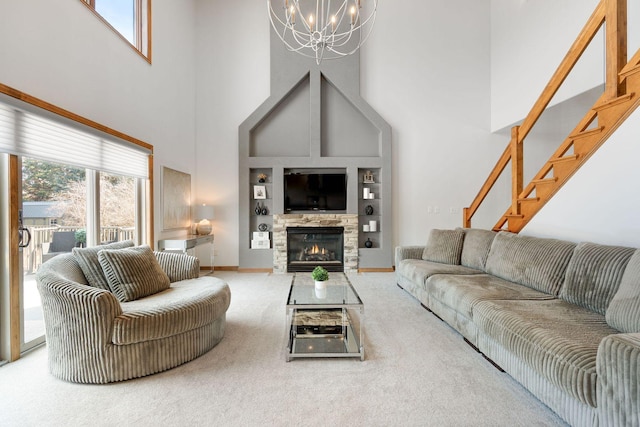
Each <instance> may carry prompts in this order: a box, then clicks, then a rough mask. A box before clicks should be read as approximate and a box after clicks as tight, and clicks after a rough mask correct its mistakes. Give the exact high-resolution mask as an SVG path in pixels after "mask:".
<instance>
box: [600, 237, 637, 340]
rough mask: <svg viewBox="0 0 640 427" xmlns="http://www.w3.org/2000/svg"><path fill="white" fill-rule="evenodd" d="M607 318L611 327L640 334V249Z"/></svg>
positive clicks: (621, 282) (612, 301) (623, 276)
mask: <svg viewBox="0 0 640 427" xmlns="http://www.w3.org/2000/svg"><path fill="white" fill-rule="evenodd" d="M605 318H606V319H607V323H608V324H609V326H611V327H612V328H616V329H617V330H619V331H621V332H625V333H636V332H640V249H637V250H636V251H635V252H634V253H633V255H632V256H631V259H629V262H628V263H627V268H625V270H624V274H623V275H622V280H621V281H620V286H619V287H618V292H616V294H615V295H614V296H613V299H611V303H610V304H609V307H608V308H607V313H606V315H605Z"/></svg>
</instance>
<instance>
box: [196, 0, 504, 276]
mask: <svg viewBox="0 0 640 427" xmlns="http://www.w3.org/2000/svg"><path fill="white" fill-rule="evenodd" d="M197 16H198V21H197V22H198V26H197V34H198V36H197V43H198V48H197V51H198V54H197V58H198V60H197V76H198V78H197V88H198V96H197V129H198V131H197V140H198V146H197V157H198V160H197V163H198V184H197V188H198V195H199V197H200V198H202V199H203V201H207V202H212V203H213V204H214V205H216V219H215V221H214V227H215V235H216V248H217V249H216V250H217V257H216V265H224V266H226V265H237V264H238V255H237V254H238V237H237V236H238V211H237V204H238V202H237V200H238V194H237V193H238V188H237V185H238V183H237V182H238V154H237V153H238V146H237V144H238V125H239V124H240V123H241V122H242V121H243V120H244V119H245V118H247V117H248V116H249V114H251V113H252V112H253V111H254V110H255V109H256V108H257V107H258V106H259V105H260V103H261V102H263V101H264V100H265V99H266V98H267V97H268V95H269V31H270V25H269V20H268V16H267V13H266V7H265V5H264V2H229V1H220V0H198V1H197ZM240 21H242V22H243V25H242V26H237V25H236V24H237V22H240ZM489 30H490V8H489V0H484V1H477V0H464V1H463V0H458V1H457V2H456V5H455V6H454V5H452V4H451V2H449V1H437V0H429V1H424V2H416V1H411V0H396V1H393V2H388V1H384V2H380V3H379V10H378V16H377V20H376V24H375V27H374V30H373V33H372V35H371V38H370V39H369V40H368V41H367V43H366V44H365V46H364V47H363V49H362V57H361V75H362V82H361V92H362V95H363V97H364V98H365V100H367V101H368V102H369V103H370V104H371V105H372V106H373V107H374V108H375V109H376V110H377V111H378V112H379V113H380V114H381V115H382V116H383V117H384V118H385V120H387V121H388V122H389V123H390V124H391V126H392V127H393V169H394V173H393V175H394V183H393V193H394V196H393V217H394V220H393V234H394V242H393V243H394V245H398V244H424V243H425V242H426V239H427V235H428V232H429V230H430V229H431V228H451V227H457V226H460V225H461V224H462V213H461V210H462V207H463V206H467V205H468V204H469V203H470V202H471V200H472V199H473V197H474V196H475V194H476V192H477V191H478V190H479V188H480V185H481V183H482V182H483V180H484V179H485V178H486V176H487V175H488V174H489V171H490V170H491V168H492V167H493V165H494V163H495V161H496V160H497V158H498V155H499V154H500V153H501V151H502V150H503V149H504V144H506V141H505V140H504V138H502V137H496V136H492V135H491V134H490V132H489V124H490V123H489V112H490V89H489V83H490V73H489V72H490V38H489ZM496 140H497V141H499V142H495V141H496ZM505 203H507V204H508V202H505ZM497 206H498V207H493V206H489V208H487V209H486V210H487V211H491V212H488V213H487V214H486V216H487V217H488V218H490V220H489V221H488V222H485V223H484V224H483V223H482V214H479V218H478V220H477V221H476V222H474V225H478V226H482V225H484V226H492V225H493V222H495V221H496V220H497V217H498V216H497V212H501V211H504V209H506V207H507V205H506V204H505V205H503V206H501V205H497ZM435 208H437V209H438V210H439V213H438V214H436V213H433V212H434V210H435ZM450 208H453V209H454V211H455V212H454V213H453V214H451V213H449V210H450ZM429 212H431V213H429Z"/></svg>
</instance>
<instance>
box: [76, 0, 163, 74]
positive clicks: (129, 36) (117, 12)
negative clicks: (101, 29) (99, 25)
mask: <svg viewBox="0 0 640 427" xmlns="http://www.w3.org/2000/svg"><path fill="white" fill-rule="evenodd" d="M81 1H82V2H83V3H84V4H86V5H87V6H89V8H90V9H91V10H93V11H94V12H95V13H96V14H97V15H98V16H99V17H100V18H101V19H102V20H103V21H104V22H105V23H106V24H107V25H108V26H109V27H111V28H112V29H113V30H115V31H116V32H117V33H118V34H119V35H120V36H122V37H123V38H124V39H125V40H127V41H128V42H129V43H130V44H131V45H132V46H133V47H135V48H136V50H137V51H138V52H140V53H141V54H142V55H143V56H144V57H145V58H146V59H147V60H148V61H149V62H151V0H81Z"/></svg>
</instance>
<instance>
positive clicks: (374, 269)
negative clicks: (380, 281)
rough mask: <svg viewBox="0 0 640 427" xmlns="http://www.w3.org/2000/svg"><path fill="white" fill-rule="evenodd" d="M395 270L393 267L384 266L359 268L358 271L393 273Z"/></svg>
mask: <svg viewBox="0 0 640 427" xmlns="http://www.w3.org/2000/svg"><path fill="white" fill-rule="evenodd" d="M394 271H395V270H394V268H393V267H385V268H359V269H358V273H393V272H394Z"/></svg>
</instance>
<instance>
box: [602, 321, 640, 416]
mask: <svg viewBox="0 0 640 427" xmlns="http://www.w3.org/2000/svg"><path fill="white" fill-rule="evenodd" d="M596 363H597V366H596V371H597V373H598V414H599V419H600V424H601V425H603V426H632V427H638V426H640V333H637V334H616V335H610V336H608V337H606V338H605V339H604V340H602V342H601V343H600V348H599V349H598V359H597V362H596Z"/></svg>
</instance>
